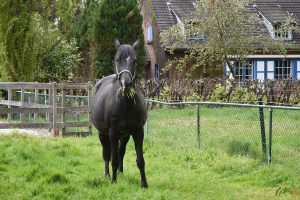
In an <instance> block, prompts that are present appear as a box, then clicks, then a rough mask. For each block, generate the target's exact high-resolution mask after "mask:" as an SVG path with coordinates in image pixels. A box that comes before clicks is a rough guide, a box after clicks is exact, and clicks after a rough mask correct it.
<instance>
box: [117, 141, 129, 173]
mask: <svg viewBox="0 0 300 200" xmlns="http://www.w3.org/2000/svg"><path fill="white" fill-rule="evenodd" d="M129 138H130V136H127V137H125V138H122V139H120V143H119V171H120V172H122V173H123V159H124V155H125V152H126V145H127V143H128V140H129Z"/></svg>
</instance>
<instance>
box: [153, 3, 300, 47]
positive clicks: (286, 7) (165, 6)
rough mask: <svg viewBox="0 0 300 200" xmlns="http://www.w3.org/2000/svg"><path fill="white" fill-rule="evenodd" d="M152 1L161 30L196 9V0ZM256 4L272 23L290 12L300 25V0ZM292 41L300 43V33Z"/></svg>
mask: <svg viewBox="0 0 300 200" xmlns="http://www.w3.org/2000/svg"><path fill="white" fill-rule="evenodd" d="M150 2H151V5H152V9H153V12H154V15H155V18H156V22H157V26H158V28H159V30H160V31H164V30H166V29H168V28H169V27H170V26H173V25H175V24H177V22H178V21H177V19H176V15H177V16H178V17H179V18H180V19H184V18H185V16H187V15H188V14H190V13H191V12H192V11H193V10H194V9H195V8H194V5H193V3H194V2H195V0H150ZM254 4H256V9H257V10H258V11H259V12H260V13H261V14H262V15H263V16H264V17H265V18H266V19H268V20H269V21H270V22H271V23H276V22H283V21H285V20H286V17H287V16H288V14H293V16H294V17H295V18H296V19H297V22H298V26H299V27H300V0H255V1H254ZM249 9H250V10H249V12H256V11H255V9H254V8H253V7H252V6H249ZM258 28H259V29H260V28H261V27H258ZM263 28H265V27H263ZM265 29H266V28H265ZM265 31H266V30H265ZM292 42H293V43H297V44H300V34H299V33H294V34H293V41H292Z"/></svg>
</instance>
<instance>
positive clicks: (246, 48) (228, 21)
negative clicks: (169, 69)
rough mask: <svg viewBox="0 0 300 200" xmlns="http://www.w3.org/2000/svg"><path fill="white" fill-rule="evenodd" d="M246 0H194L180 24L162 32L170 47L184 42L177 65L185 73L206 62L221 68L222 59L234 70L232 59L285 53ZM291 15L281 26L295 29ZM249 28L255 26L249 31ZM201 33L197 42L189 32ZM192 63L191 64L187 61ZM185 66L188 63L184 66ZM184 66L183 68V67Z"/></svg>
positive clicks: (282, 43)
mask: <svg viewBox="0 0 300 200" xmlns="http://www.w3.org/2000/svg"><path fill="white" fill-rule="evenodd" d="M251 2H252V1H250V0H197V1H196V6H195V11H194V12H193V13H192V14H191V15H189V16H187V18H185V20H184V21H183V23H184V24H183V25H181V26H179V25H176V26H173V27H171V28H170V29H169V30H167V31H166V32H164V33H163V34H162V38H161V40H162V42H163V44H165V46H167V47H169V48H170V49H171V51H174V50H175V49H176V48H177V47H178V46H184V47H185V48H186V49H187V51H186V53H187V54H186V56H185V57H184V58H182V59H180V60H179V63H180V65H179V69H180V70H181V71H185V73H186V74H187V75H189V74H191V73H193V72H194V71H195V70H197V69H199V67H200V66H204V65H209V66H215V67H217V68H219V69H222V68H223V66H224V63H226V64H227V65H228V67H229V69H230V72H231V73H232V74H234V67H233V63H232V61H244V62H246V56H247V55H251V54H256V53H278V54H285V53H286V48H287V44H286V43H285V42H284V41H280V40H276V41H275V40H272V38H271V37H270V36H269V35H268V33H267V32H266V30H265V29H264V28H260V29H258V28H257V27H264V25H263V22H262V20H261V19H260V18H259V17H258V15H257V14H255V13H254V12H252V13H251V12H249V9H250V6H251ZM292 24H293V19H292V18H291V17H288V18H287V21H286V23H285V24H284V25H285V26H282V27H283V29H290V28H293V29H295V27H294V26H292ZM253 30H256V31H255V32H253ZM193 35H194V36H195V35H196V36H200V35H202V36H204V39H203V40H201V41H200V42H199V41H198V42H197V41H195V40H191V39H190V37H191V36H193ZM191 63H193V64H191ZM187 66H188V67H187ZM183 68H184V70H183Z"/></svg>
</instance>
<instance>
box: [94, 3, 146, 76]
mask: <svg viewBox="0 0 300 200" xmlns="http://www.w3.org/2000/svg"><path fill="white" fill-rule="evenodd" d="M141 24H142V16H141V15H140V12H139V6H138V2H137V1H136V0H122V1H120V0H104V1H103V2H102V5H101V8H100V11H99V13H98V16H97V18H96V21H95V29H94V34H95V37H94V39H95V42H96V43H98V44H99V46H97V48H95V52H94V53H95V54H94V56H95V57H94V65H95V68H96V76H97V77H98V78H101V77H102V76H104V75H108V74H111V73H113V62H114V55H115V52H116V49H115V46H114V41H115V40H116V39H118V40H119V41H120V42H121V43H122V44H123V43H129V44H133V43H134V42H135V40H137V39H139V40H140V44H144V40H143V31H142V26H141ZM144 63H145V52H144V47H143V46H140V48H139V50H138V61H137V69H136V71H137V76H139V77H141V74H142V67H143V66H144Z"/></svg>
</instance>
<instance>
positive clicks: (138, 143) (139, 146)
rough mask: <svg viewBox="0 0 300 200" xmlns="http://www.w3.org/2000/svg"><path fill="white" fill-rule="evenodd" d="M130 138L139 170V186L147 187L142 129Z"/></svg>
mask: <svg viewBox="0 0 300 200" xmlns="http://www.w3.org/2000/svg"><path fill="white" fill-rule="evenodd" d="M132 138H133V140H134V145H135V151H136V156H137V159H136V163H137V166H138V168H139V170H140V174H141V186H142V187H145V188H146V187H148V183H147V180H146V174H145V160H144V156H143V141H144V129H143V127H141V128H140V130H139V131H138V132H136V133H134V134H132Z"/></svg>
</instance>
